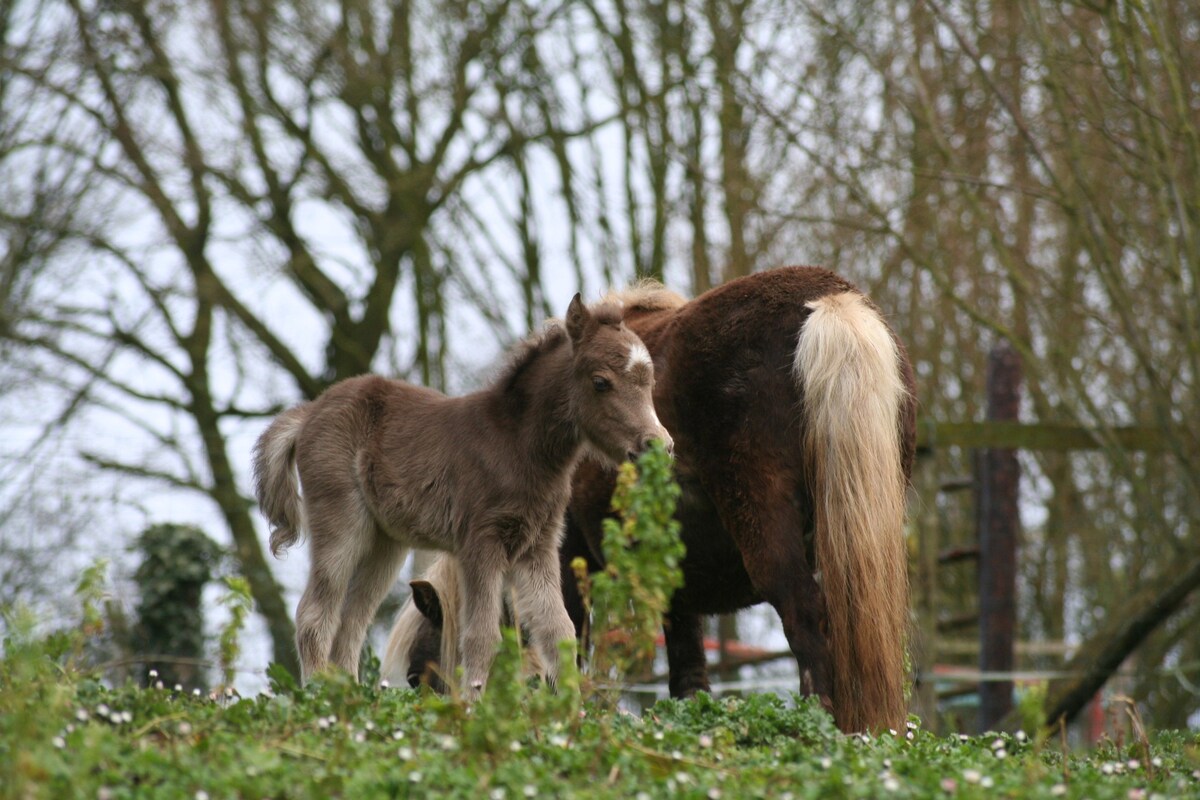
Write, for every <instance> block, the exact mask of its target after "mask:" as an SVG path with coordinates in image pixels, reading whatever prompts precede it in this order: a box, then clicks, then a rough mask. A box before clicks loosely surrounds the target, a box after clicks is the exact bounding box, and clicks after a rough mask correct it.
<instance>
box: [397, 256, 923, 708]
mask: <svg viewBox="0 0 1200 800" xmlns="http://www.w3.org/2000/svg"><path fill="white" fill-rule="evenodd" d="M616 298H617V299H619V300H620V301H621V302H622V303H623V305H624V307H625V320H626V324H628V325H629V326H630V327H631V328H632V329H633V330H635V331H637V332H638V334H639V335H640V336H641V337H642V339H643V341H644V342H645V343H646V346H647V347H648V348H649V350H650V352H651V354H652V356H653V358H654V362H655V367H656V370H655V371H656V379H657V383H656V386H655V389H654V402H655V407H656V408H657V410H658V414H659V417H660V418H661V419H662V422H663V424H664V425H665V426H666V427H667V429H668V430H669V431H670V432H671V435H672V436H673V437H674V439H675V467H676V477H677V478H678V480H679V483H680V487H681V488H682V490H683V494H682V496H681V498H680V501H679V505H678V510H677V516H678V518H679V520H680V521H681V522H682V530H683V539H684V542H685V544H686V545H687V556H686V557H685V559H684V561H683V565H682V566H683V572H684V585H683V587H682V588H680V589H679V590H678V591H677V592H676V593H675V595H674V597H673V598H672V600H671V610H670V612H669V613H668V615H667V617H666V619H665V620H664V629H665V636H666V647H667V660H668V666H669V670H670V678H669V681H670V691H671V694H672V696H674V697H687V696H690V695H692V694H695V693H696V692H698V691H702V690H707V689H708V688H709V683H708V676H707V670H706V665H705V657H704V650H703V639H702V635H701V618H702V616H703V615H707V614H719V613H728V612H732V611H736V610H738V609H741V608H745V607H747V606H750V605H753V604H755V603H759V602H763V601H765V602H768V603H770V604H771V605H772V606H773V607H774V608H775V609H776V611H777V612H778V613H779V617H780V619H781V621H782V623H783V630H784V634H785V635H786V637H787V640H788V644H789V646H790V648H791V651H792V653H793V654H794V656H795V658H796V662H797V665H798V667H799V671H800V690H801V692H803V693H804V694H815V695H818V696H819V697H820V698H821V701H822V702H823V703H824V704H825V705H826V706H827V707H828V708H830V709H831V710H832V712H833V714H834V717H835V719H836V720H837V722H838V725H839V726H841V727H842V729H844V730H847V731H853V730H866V729H874V730H879V729H884V728H888V727H892V728H900V727H901V726H902V725H903V722H904V717H905V713H906V704H905V699H904V694H905V692H904V685H905V680H906V675H905V643H906V629H907V612H908V577H907V558H906V553H905V548H904V507H905V489H906V486H907V483H908V479H909V477H910V475H911V472H912V465H913V458H914V455H915V440H916V435H915V399H914V394H913V375H912V368H911V365H910V363H909V361H908V358H907V355H906V353H905V351H904V348H903V346H902V345H901V344H900V343H899V341H898V340H897V339H896V337H895V336H894V334H893V333H892V331H891V330H890V328H889V327H888V326H887V324H886V322H885V321H884V319H883V317H882V315H881V314H880V312H879V311H878V309H877V308H876V307H875V306H874V305H873V304H872V303H871V302H870V300H868V299H867V298H866V296H864V295H863V294H862V293H861V292H859V291H858V290H857V289H855V288H854V287H853V286H852V285H851V284H849V283H848V282H846V281H845V280H843V279H842V278H840V277H838V276H836V275H834V274H833V273H831V272H828V271H826V270H823V269H817V268H811V267H808V268H805V267H796V268H787V269H779V270H772V271H769V272H763V273H758V274H755V275H751V276H748V277H746V278H741V279H738V280H735V281H731V282H729V283H726V284H724V285H722V286H719V287H717V288H715V289H713V290H711V291H709V292H706V293H705V294H703V295H701V296H700V297H698V298H696V299H695V300H692V301H690V302H688V301H686V300H685V299H684V298H682V297H680V296H679V295H676V294H674V293H672V292H669V291H667V290H665V289H663V288H662V287H659V286H640V287H634V288H632V289H630V290H627V291H625V292H620V293H618V294H617V295H616ZM613 478H614V473H613V471H612V469H611V468H609V467H607V466H605V465H601V464H595V463H591V462H587V461H585V462H583V463H581V465H580V466H579V468H578V470H577V471H576V474H575V478H574V481H573V494H572V497H571V503H570V509H569V514H568V525H567V533H566V540H565V542H564V545H563V548H562V558H563V561H564V562H569V561H570V560H571V559H572V558H574V557H575V556H583V557H584V558H586V559H587V560H588V562H589V566H590V568H591V569H593V570H595V569H600V568H601V567H602V557H601V550H600V545H599V543H600V539H601V522H602V520H603V518H604V517H605V516H606V515H607V514H608V513H609V500H610V498H611V496H612V491H613ZM450 564H451V566H449V567H448V566H445V565H440V566H439V567H438V570H436V571H435V572H437V571H445V570H447V569H451V568H452V567H453V562H450ZM564 578H565V580H564V582H563V593H564V596H565V602H566V604H567V608H568V610H569V611H570V613H571V616H572V618H573V619H574V620H575V622H576V625H577V627H578V626H579V624H580V623H581V622H582V620H583V608H582V605H581V604H580V602H579V598H578V593H577V591H576V589H575V585H574V581H573V580H571V579H570V574H569V572H567V573H566V574H565V575H564ZM436 580H438V581H440V580H441V578H440V577H437V578H436ZM431 583H432V581H431ZM437 588H438V587H437V586H436V584H434V585H433V586H429V587H422V591H420V592H419V593H418V594H417V595H416V596H415V599H414V602H413V603H410V604H409V605H408V606H406V608H405V609H403V610H402V611H401V614H400V616H399V617H398V618H397V623H396V626H395V628H394V629H393V634H392V641H391V643H390V644H389V647H388V651H387V658H386V659H385V672H386V673H389V677H391V678H392V679H404V678H405V677H407V678H409V679H410V680H411V679H412V678H413V676H419V674H420V672H421V669H422V667H421V665H420V664H419V663H417V662H416V661H415V660H413V659H412V658H411V657H410V656H411V654H412V652H413V651H414V650H421V651H422V652H423V653H425V654H426V655H425V656H424V657H428V654H429V653H430V652H435V653H436V652H438V650H437V648H436V646H432V645H430V644H429V642H428V641H427V640H428V639H429V638H431V637H432V638H434V639H436V635H437V631H436V626H435V625H431V624H429V622H428V620H427V619H424V618H425V617H427V616H428V613H432V612H428V609H430V607H431V605H436V604H437V602H438V596H437V594H436V593H435V592H434V591H432V590H434V589H437ZM427 589H428V590H427ZM443 594H444V595H445V596H443V597H441V599H440V602H441V603H442V604H443V605H446V604H447V602H448V601H449V602H450V603H454V602H457V598H456V597H455V596H454V593H452V592H451V593H443ZM421 606H424V608H425V609H426V610H427V613H426V614H424V615H422V614H420V613H418V612H420V611H421V610H422V609H421ZM423 619H424V621H422V620H423ZM423 640H425V643H424V644H420V643H421V642H422V641H423ZM422 648H423V649H422ZM442 663H446V656H443V662H442Z"/></svg>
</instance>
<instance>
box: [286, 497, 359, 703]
mask: <svg viewBox="0 0 1200 800" xmlns="http://www.w3.org/2000/svg"><path fill="white" fill-rule="evenodd" d="M308 515H309V527H310V536H311V542H310V545H309V551H310V557H311V560H312V561H311V564H310V566H309V575H308V584H307V585H306V586H305V588H304V594H303V595H302V596H301V598H300V605H299V606H298V607H297V608H296V650H297V652H298V653H299V655H300V671H301V677H302V679H303V680H308V679H309V678H310V677H312V675H313V674H315V673H316V672H318V671H320V670H322V669H324V668H325V666H326V665H327V664H328V663H329V658H330V652H331V650H332V649H333V641H334V637H335V636H336V634H337V631H338V629H339V628H340V627H341V619H342V608H343V605H344V603H345V599H346V590H347V589H348V588H349V585H350V579H351V578H352V577H353V576H354V571H355V569H356V568H357V567H358V565H359V563H360V562H361V561H362V559H363V557H364V555H365V554H366V553H367V552H368V550H369V549H370V546H371V542H372V540H373V538H374V536H375V522H374V520H372V519H371V517H370V515H369V514H367V512H366V511H365V510H359V511H357V512H356V510H355V509H353V507H351V508H349V509H347V508H346V504H339V503H324V504H315V503H314V504H312V505H311V506H310V507H309V508H308Z"/></svg>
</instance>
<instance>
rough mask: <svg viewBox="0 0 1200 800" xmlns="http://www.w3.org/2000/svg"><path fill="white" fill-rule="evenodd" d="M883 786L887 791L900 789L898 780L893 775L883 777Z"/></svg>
mask: <svg viewBox="0 0 1200 800" xmlns="http://www.w3.org/2000/svg"><path fill="white" fill-rule="evenodd" d="M883 788H885V789H887V790H888V791H889V792H898V791H900V781H898V780H896V776H895V775H888V776H887V777H886V778H884V779H883Z"/></svg>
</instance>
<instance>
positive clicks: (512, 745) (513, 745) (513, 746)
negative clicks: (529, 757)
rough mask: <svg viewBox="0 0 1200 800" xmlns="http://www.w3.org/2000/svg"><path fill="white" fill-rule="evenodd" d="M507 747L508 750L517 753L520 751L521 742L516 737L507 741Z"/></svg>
mask: <svg viewBox="0 0 1200 800" xmlns="http://www.w3.org/2000/svg"><path fill="white" fill-rule="evenodd" d="M508 749H509V751H511V752H513V753H519V752H521V743H520V742H518V741H517V740H516V739H513V740H512V741H511V742H509V743H508Z"/></svg>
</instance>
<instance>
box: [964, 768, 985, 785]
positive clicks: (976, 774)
mask: <svg viewBox="0 0 1200 800" xmlns="http://www.w3.org/2000/svg"><path fill="white" fill-rule="evenodd" d="M982 779H983V773H982V772H980V771H979V770H977V769H964V770H963V780H964V781H966V782H967V783H979V781H981V780H982Z"/></svg>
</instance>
